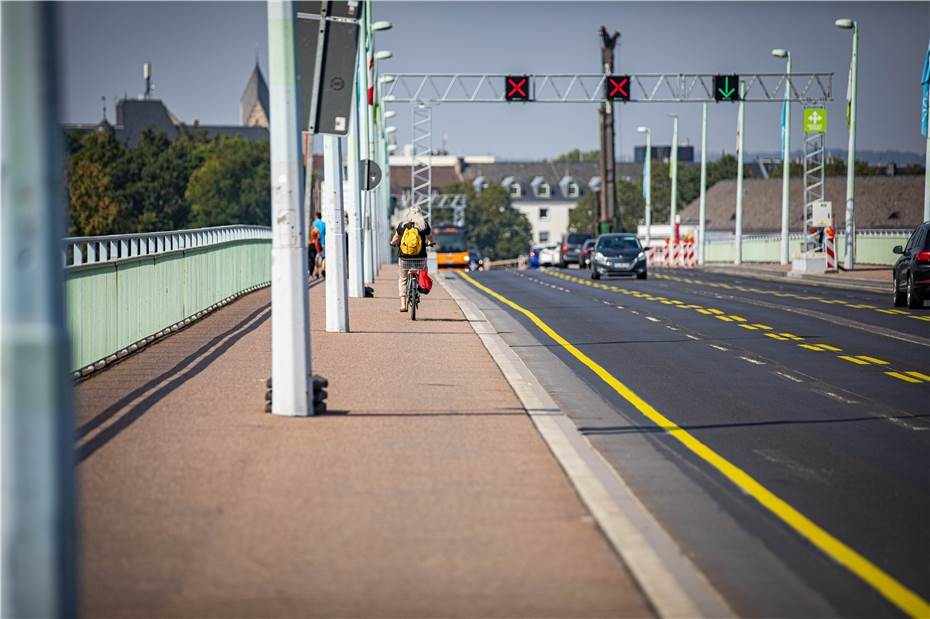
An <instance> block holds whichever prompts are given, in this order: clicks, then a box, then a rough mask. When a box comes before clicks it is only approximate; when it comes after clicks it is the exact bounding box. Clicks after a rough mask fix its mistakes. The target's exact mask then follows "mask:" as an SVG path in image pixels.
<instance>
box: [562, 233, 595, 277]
mask: <svg viewBox="0 0 930 619" xmlns="http://www.w3.org/2000/svg"><path fill="white" fill-rule="evenodd" d="M593 236H594V235H593V234H591V233H589V232H569V233H568V234H566V235H565V237H564V238H563V239H562V245H561V247H560V248H559V249H561V255H560V256H559V266H560V267H562V268H563V269H564V268H565V267H567V266H568V265H569V264H572V263H574V264H580V262H579V258H580V256H581V247H582V245H584V242H585V241H587V240H588V239H590V238H593Z"/></svg>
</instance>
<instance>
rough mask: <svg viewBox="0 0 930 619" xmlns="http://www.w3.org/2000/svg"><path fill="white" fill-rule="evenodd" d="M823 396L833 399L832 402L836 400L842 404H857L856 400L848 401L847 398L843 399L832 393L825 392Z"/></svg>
mask: <svg viewBox="0 0 930 619" xmlns="http://www.w3.org/2000/svg"><path fill="white" fill-rule="evenodd" d="M824 395H826V396H827V397H830V398H833V399H834V400H838V401H840V402H842V403H843V404H858V403H859V402H857V401H856V400H850V399H849V398H844V397H843V396H841V395H840V394H838V393H833V392H832V391H825V392H824Z"/></svg>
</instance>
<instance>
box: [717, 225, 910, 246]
mask: <svg viewBox="0 0 930 619" xmlns="http://www.w3.org/2000/svg"><path fill="white" fill-rule="evenodd" d="M913 231H914V229H913V228H907V229H900V230H898V229H888V230H856V238H880V237H884V236H910V235H911V233H912V232H913ZM837 233H839V234H842V233H843V230H842V229H840V230H837ZM803 237H804V235H803V234H802V233H800V232H792V233H790V234H789V235H788V239H789V240H799V239H802V238H803ZM734 238H735V237H733V236H729V237H725V238H714V239H707V244H708V245H714V244H716V243H732V242H733V239H734ZM780 239H781V234H779V233H777V232H773V233H770V234H744V235H743V242H744V243H745V242H747V241H770V242H773V243H774V242H776V241H778V240H780Z"/></svg>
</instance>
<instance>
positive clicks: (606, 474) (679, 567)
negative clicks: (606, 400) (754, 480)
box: [439, 278, 736, 617]
mask: <svg viewBox="0 0 930 619" xmlns="http://www.w3.org/2000/svg"><path fill="white" fill-rule="evenodd" d="M444 280H445V278H439V282H440V284H441V285H442V287H443V288H444V289H445V290H446V292H448V293H449V296H450V297H452V299H453V300H454V301H455V302H456V304H457V305H458V307H459V309H460V310H461V311H462V314H463V315H464V316H465V318H466V319H467V320H468V322H469V325H471V328H472V330H473V331H474V332H475V334H476V335H477V336H478V338H479V339H480V340H481V342H482V344H484V347H485V349H486V350H487V351H488V354H489V355H491V357H492V358H493V359H494V362H495V363H496V364H497V366H498V368H499V369H500V371H501V373H502V374H503V375H504V377H505V378H506V379H507V382H508V383H509V384H510V386H511V388H512V389H513V390H514V393H515V394H516V395H517V397H518V398H519V399H520V402H521V403H522V405H523V407H524V408H525V409H526V413H527V415H528V416H529V417H530V419H531V420H532V422H533V425H534V426H535V427H536V430H537V431H538V432H539V434H540V436H541V437H542V439H543V440H544V441H545V442H546V445H548V447H549V449H550V451H551V452H552V455H553V456H555V458H556V460H557V461H558V463H559V465H560V466H561V467H562V470H563V471H564V472H565V474H566V476H567V477H568V478H569V480H570V481H571V483H572V485H573V486H574V488H575V491H576V492H577V493H578V496H579V497H580V498H581V500H582V503H583V504H584V505H585V507H586V508H587V509H588V511H590V512H591V515H592V516H593V517H594V519H595V521H596V522H597V524H598V526H599V527H600V528H601V531H602V532H603V534H604V537H605V538H606V540H607V541H608V543H609V544H610V545H611V546H612V547H613V549H614V551H615V552H616V553H617V555H618V556H619V557H620V558H621V560H622V561H623V563H624V564H625V566H626V568H627V569H628V570H629V571H630V574H631V575H632V576H633V579H634V581H635V582H636V584H637V585H638V586H639V588H640V591H641V592H642V593H643V595H644V596H645V597H646V599H647V601H648V602H649V604H651V606H652V608H654V609H655V611H656V614H657V615H658V616H660V617H735V616H736V614H735V613H734V612H733V610H732V609H731V608H730V607H729V605H728V604H727V602H726V601H725V600H724V599H723V597H722V596H721V595H720V593H719V592H718V591H717V590H716V589H715V588H714V587H713V585H711V583H710V582H709V581H708V580H707V577H706V576H705V575H704V574H703V573H702V572H701V571H700V570H699V569H698V568H697V566H696V565H694V563H693V562H692V561H691V559H690V558H688V557H687V556H686V555H685V554H684V553H683V552H682V551H681V549H680V548H679V547H678V545H677V544H676V543H675V541H674V540H673V539H672V538H671V536H670V535H669V534H668V533H667V532H666V531H665V529H663V528H662V526H661V525H660V524H659V522H658V521H657V520H656V519H655V518H654V517H653V516H652V514H651V513H650V512H649V511H648V510H647V509H646V507H645V506H644V505H643V504H642V503H641V502H640V501H639V499H638V498H637V497H636V495H635V494H634V493H633V491H632V490H631V489H630V487H629V486H628V485H627V484H626V482H625V481H623V478H622V477H620V475H619V473H617V471H616V470H615V469H614V468H613V467H612V466H611V465H610V464H609V463H608V462H607V461H606V460H605V459H604V458H603V456H601V454H600V452H598V451H597V450H596V449H595V448H594V446H593V445H591V443H590V442H589V441H588V439H587V437H585V436H583V435H582V434H581V433H579V432H578V429H577V427H576V426H575V424H574V422H573V421H572V420H571V419H570V418H569V417H568V416H567V415H565V414H564V413H563V412H562V410H561V409H560V407H559V405H558V404H557V403H556V402H555V400H553V399H552V396H550V395H549V393H548V392H546V390H545V389H544V388H543V387H542V385H540V383H539V381H537V380H536V377H535V376H533V374H532V372H531V371H530V369H529V368H528V367H527V366H526V364H525V363H524V362H523V360H522V359H521V358H520V357H519V356H518V355H517V353H515V352H514V351H513V349H512V348H510V346H508V345H507V343H506V342H505V341H504V339H503V338H502V337H501V336H500V335H499V334H498V333H497V331H496V329H495V327H494V326H492V325H491V323H490V322H488V320H487V317H486V316H485V315H484V313H483V312H482V311H481V310H480V309H479V308H478V306H477V305H476V304H475V303H474V302H473V301H471V300H469V299H466V298H465V297H464V296H463V295H462V294H461V293H460V292H459V291H458V290H455V286H451V285H449V284H448V283H447V282H446V281H444ZM456 283H458V281H456Z"/></svg>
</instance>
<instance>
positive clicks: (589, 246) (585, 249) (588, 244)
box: [578, 239, 597, 269]
mask: <svg viewBox="0 0 930 619" xmlns="http://www.w3.org/2000/svg"><path fill="white" fill-rule="evenodd" d="M596 243H597V239H588V240H587V241H585V242H584V245H582V246H581V258H579V259H578V266H579V267H580V268H582V269H589V268H591V257H592V256H593V255H594V245H595V244H596Z"/></svg>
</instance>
